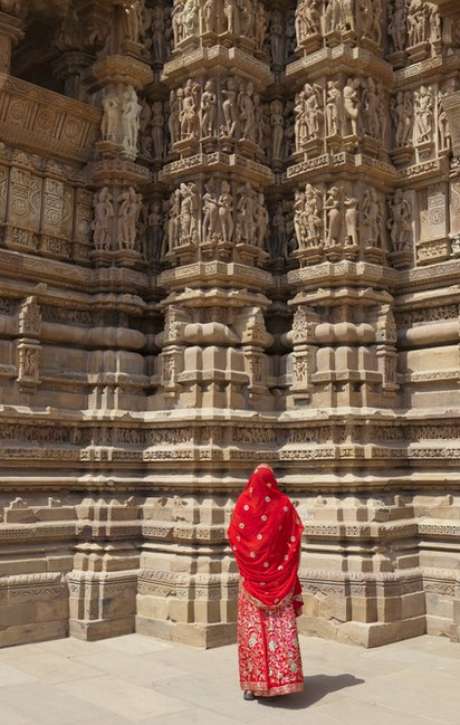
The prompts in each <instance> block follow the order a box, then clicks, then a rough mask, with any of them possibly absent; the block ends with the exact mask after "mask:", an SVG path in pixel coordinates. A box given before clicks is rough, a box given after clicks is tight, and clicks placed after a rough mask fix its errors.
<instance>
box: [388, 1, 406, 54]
mask: <svg viewBox="0 0 460 725" xmlns="http://www.w3.org/2000/svg"><path fill="white" fill-rule="evenodd" d="M388 32H389V34H390V37H391V40H392V42H393V49H394V50H395V51H396V52H399V51H402V50H404V48H405V45H406V5H405V0H395V3H394V8H393V12H392V13H391V17H390V22H389V26H388Z"/></svg>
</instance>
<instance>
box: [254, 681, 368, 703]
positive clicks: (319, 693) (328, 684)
mask: <svg viewBox="0 0 460 725" xmlns="http://www.w3.org/2000/svg"><path fill="white" fill-rule="evenodd" d="M363 682H365V680H361V679H359V678H358V677H355V676H354V675H349V674H343V675H314V676H313V677H305V678H304V684H305V689H304V691H303V692H296V693H295V694H294V695H282V696H280V697H261V698H258V702H259V703H260V704H261V705H265V706H266V707H282V708H285V709H286V710H302V709H303V708H306V707H310V705H313V704H314V703H315V702H318V700H321V699H322V698H323V697H325V696H326V695H329V693H331V692H337V691H338V690H343V689H345V687H354V685H361V684H362V683H363Z"/></svg>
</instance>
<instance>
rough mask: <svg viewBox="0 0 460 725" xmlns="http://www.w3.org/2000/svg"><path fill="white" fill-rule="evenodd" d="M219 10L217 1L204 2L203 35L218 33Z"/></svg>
mask: <svg viewBox="0 0 460 725" xmlns="http://www.w3.org/2000/svg"><path fill="white" fill-rule="evenodd" d="M217 8H218V6H217V2H216V0H204V2H203V4H202V9H201V18H202V32H203V33H215V32H216V31H217V21H218V15H217V12H218V10H217Z"/></svg>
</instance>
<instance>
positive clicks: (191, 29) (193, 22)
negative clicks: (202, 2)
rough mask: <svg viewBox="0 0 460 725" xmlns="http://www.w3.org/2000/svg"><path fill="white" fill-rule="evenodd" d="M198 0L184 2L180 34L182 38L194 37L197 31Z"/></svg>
mask: <svg viewBox="0 0 460 725" xmlns="http://www.w3.org/2000/svg"><path fill="white" fill-rule="evenodd" d="M198 12H199V4H198V0H185V3H184V8H183V10H182V32H183V36H184V38H189V37H190V36H191V35H195V34H196V32H197V29H198Z"/></svg>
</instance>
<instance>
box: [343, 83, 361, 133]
mask: <svg viewBox="0 0 460 725" xmlns="http://www.w3.org/2000/svg"><path fill="white" fill-rule="evenodd" d="M360 87H361V82H360V80H359V78H349V79H348V80H347V83H346V85H345V88H344V89H343V110H344V133H345V135H349V134H351V135H352V136H357V135H358V133H359V122H360V113H361V105H360V104H361V99H360V92H359V89H360Z"/></svg>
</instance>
